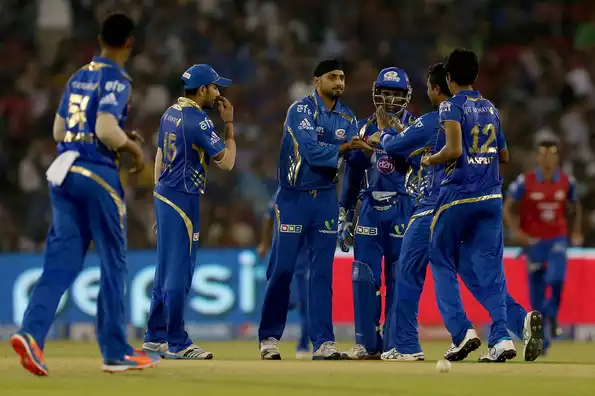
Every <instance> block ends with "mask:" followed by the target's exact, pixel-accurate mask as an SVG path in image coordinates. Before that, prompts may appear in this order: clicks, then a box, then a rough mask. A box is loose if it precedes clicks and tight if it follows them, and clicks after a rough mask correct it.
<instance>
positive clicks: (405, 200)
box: [379, 196, 414, 352]
mask: <svg viewBox="0 0 595 396" xmlns="http://www.w3.org/2000/svg"><path fill="white" fill-rule="evenodd" d="M413 205H414V200H413V198H411V197H409V196H398V197H397V199H396V202H394V204H393V205H392V206H391V208H390V209H389V210H387V211H385V212H382V214H381V217H382V220H381V223H382V224H381V226H380V227H379V228H380V230H381V231H380V233H381V238H382V239H381V240H382V243H383V246H382V250H383V253H384V283H385V285H386V297H385V304H384V328H383V332H382V351H383V352H386V351H388V350H389V349H390V348H388V338H389V337H388V334H389V333H390V331H391V330H390V329H391V326H392V322H393V320H392V318H391V308H392V305H393V300H394V295H395V286H396V282H397V271H398V269H399V265H400V264H399V256H400V254H401V246H402V244H403V234H404V233H405V229H406V227H407V224H408V223H409V219H410V218H411V215H412V214H413Z"/></svg>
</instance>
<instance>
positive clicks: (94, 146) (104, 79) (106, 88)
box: [58, 56, 132, 167]
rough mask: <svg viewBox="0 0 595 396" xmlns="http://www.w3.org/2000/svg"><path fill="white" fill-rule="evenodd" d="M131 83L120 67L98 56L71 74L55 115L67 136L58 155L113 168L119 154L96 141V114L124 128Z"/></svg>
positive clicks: (60, 145) (60, 144)
mask: <svg viewBox="0 0 595 396" xmlns="http://www.w3.org/2000/svg"><path fill="white" fill-rule="evenodd" d="M131 81H132V80H131V79H130V77H129V76H128V74H127V73H126V71H125V70H124V69H122V68H121V67H120V65H118V64H117V63H116V62H114V61H112V60H110V59H107V58H102V57H98V56H96V57H94V58H93V61H92V62H91V63H89V64H88V65H85V66H83V67H82V68H80V69H79V70H78V71H77V72H76V73H74V74H73V75H72V77H70V80H68V83H67V85H66V88H65V89H64V93H63V94H62V100H61V102H60V107H58V115H59V116H60V117H62V118H64V119H65V120H66V135H65V137H64V140H63V141H62V142H61V143H59V144H58V153H59V154H62V153H63V152H65V151H78V153H79V159H81V160H83V161H87V162H93V163H100V164H107V165H112V166H114V167H116V166H117V160H118V152H117V151H115V150H112V149H110V148H108V147H107V146H106V145H105V144H103V142H102V141H101V140H99V139H98V138H97V136H96V134H95V124H96V121H97V114H98V113H108V114H112V115H113V116H114V117H116V120H118V121H119V123H120V127H123V126H124V121H125V120H126V117H127V115H128V102H129V100H130V93H131V84H130V83H131Z"/></svg>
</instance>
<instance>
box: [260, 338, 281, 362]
mask: <svg viewBox="0 0 595 396" xmlns="http://www.w3.org/2000/svg"><path fill="white" fill-rule="evenodd" d="M278 346H279V340H277V339H276V338H273V337H270V338H267V339H266V340H262V341H261V342H260V357H261V358H262V360H281V354H280V353H279V349H278Z"/></svg>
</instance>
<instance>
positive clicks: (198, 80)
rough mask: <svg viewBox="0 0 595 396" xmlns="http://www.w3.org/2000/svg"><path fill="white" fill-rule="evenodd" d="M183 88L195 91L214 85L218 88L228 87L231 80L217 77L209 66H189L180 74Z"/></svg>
mask: <svg viewBox="0 0 595 396" xmlns="http://www.w3.org/2000/svg"><path fill="white" fill-rule="evenodd" d="M182 81H184V88H186V89H197V88H200V87H202V86H203V85H205V86H207V85H211V84H215V85H218V86H220V87H229V86H230V85H231V80H230V79H229V78H223V77H219V74H217V72H216V71H215V69H213V68H212V67H211V66H209V65H206V64H204V63H202V64H200V65H194V66H191V67H190V68H189V69H188V70H186V71H185V72H184V74H182Z"/></svg>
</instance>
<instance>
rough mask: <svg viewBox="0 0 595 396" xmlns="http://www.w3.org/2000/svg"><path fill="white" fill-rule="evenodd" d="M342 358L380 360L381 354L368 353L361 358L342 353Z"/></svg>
mask: <svg viewBox="0 0 595 396" xmlns="http://www.w3.org/2000/svg"><path fill="white" fill-rule="evenodd" d="M341 360H380V355H366V356H363V357H361V358H355V359H354V358H351V357H349V355H348V354H346V353H342V354H341Z"/></svg>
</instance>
